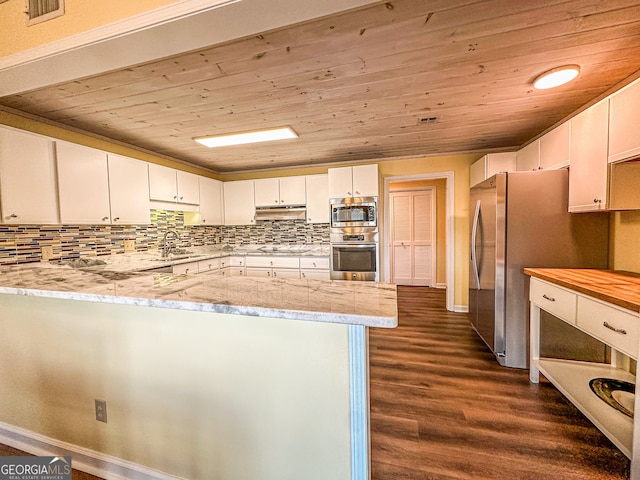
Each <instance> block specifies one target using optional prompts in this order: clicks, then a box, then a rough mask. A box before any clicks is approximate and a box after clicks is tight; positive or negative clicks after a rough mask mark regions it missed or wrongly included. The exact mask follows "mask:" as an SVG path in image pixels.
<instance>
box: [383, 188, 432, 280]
mask: <svg viewBox="0 0 640 480" xmlns="http://www.w3.org/2000/svg"><path fill="white" fill-rule="evenodd" d="M389 199H390V204H391V205H390V208H391V249H390V250H391V272H392V279H391V280H392V282H393V283H396V284H398V285H426V286H433V285H434V284H435V190H434V189H433V188H429V189H425V190H420V191H412V192H398V193H391V194H390V196H389Z"/></svg>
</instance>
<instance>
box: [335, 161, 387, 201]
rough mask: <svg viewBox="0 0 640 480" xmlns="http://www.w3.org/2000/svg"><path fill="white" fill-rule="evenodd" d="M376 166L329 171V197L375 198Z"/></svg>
mask: <svg viewBox="0 0 640 480" xmlns="http://www.w3.org/2000/svg"><path fill="white" fill-rule="evenodd" d="M377 196H378V164H375V163H374V164H371V165H358V166H356V167H338V168H330V169H329V197H331V198H345V197H377Z"/></svg>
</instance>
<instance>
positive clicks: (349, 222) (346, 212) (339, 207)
mask: <svg viewBox="0 0 640 480" xmlns="http://www.w3.org/2000/svg"><path fill="white" fill-rule="evenodd" d="M376 200H377V199H376V197H355V198H332V199H331V200H330V205H331V228H352V227H376V226H377V224H378V223H377V218H378V212H377V207H376V204H377V201H376Z"/></svg>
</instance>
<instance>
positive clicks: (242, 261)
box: [172, 255, 330, 280]
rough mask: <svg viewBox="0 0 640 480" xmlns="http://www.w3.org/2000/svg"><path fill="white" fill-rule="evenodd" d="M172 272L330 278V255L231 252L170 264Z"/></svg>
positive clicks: (311, 278)
mask: <svg viewBox="0 0 640 480" xmlns="http://www.w3.org/2000/svg"><path fill="white" fill-rule="evenodd" d="M172 271H173V273H175V274H181V275H195V274H198V273H205V272H217V273H219V274H220V275H224V276H247V277H265V278H304V279H308V280H329V278H330V275H329V257H297V256H247V257H245V256H243V255H230V256H226V257H220V258H211V259H207V260H199V261H195V262H185V263H179V264H176V265H174V266H173V270H172Z"/></svg>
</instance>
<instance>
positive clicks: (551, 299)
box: [542, 293, 556, 302]
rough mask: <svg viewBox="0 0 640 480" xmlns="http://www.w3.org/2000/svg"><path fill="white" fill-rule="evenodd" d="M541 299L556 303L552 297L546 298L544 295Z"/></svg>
mask: <svg viewBox="0 0 640 480" xmlns="http://www.w3.org/2000/svg"><path fill="white" fill-rule="evenodd" d="M542 298H544V299H545V300H549V301H550V302H555V301H556V299H555V298H553V297H547V294H546V293H545V294H543V295H542Z"/></svg>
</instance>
